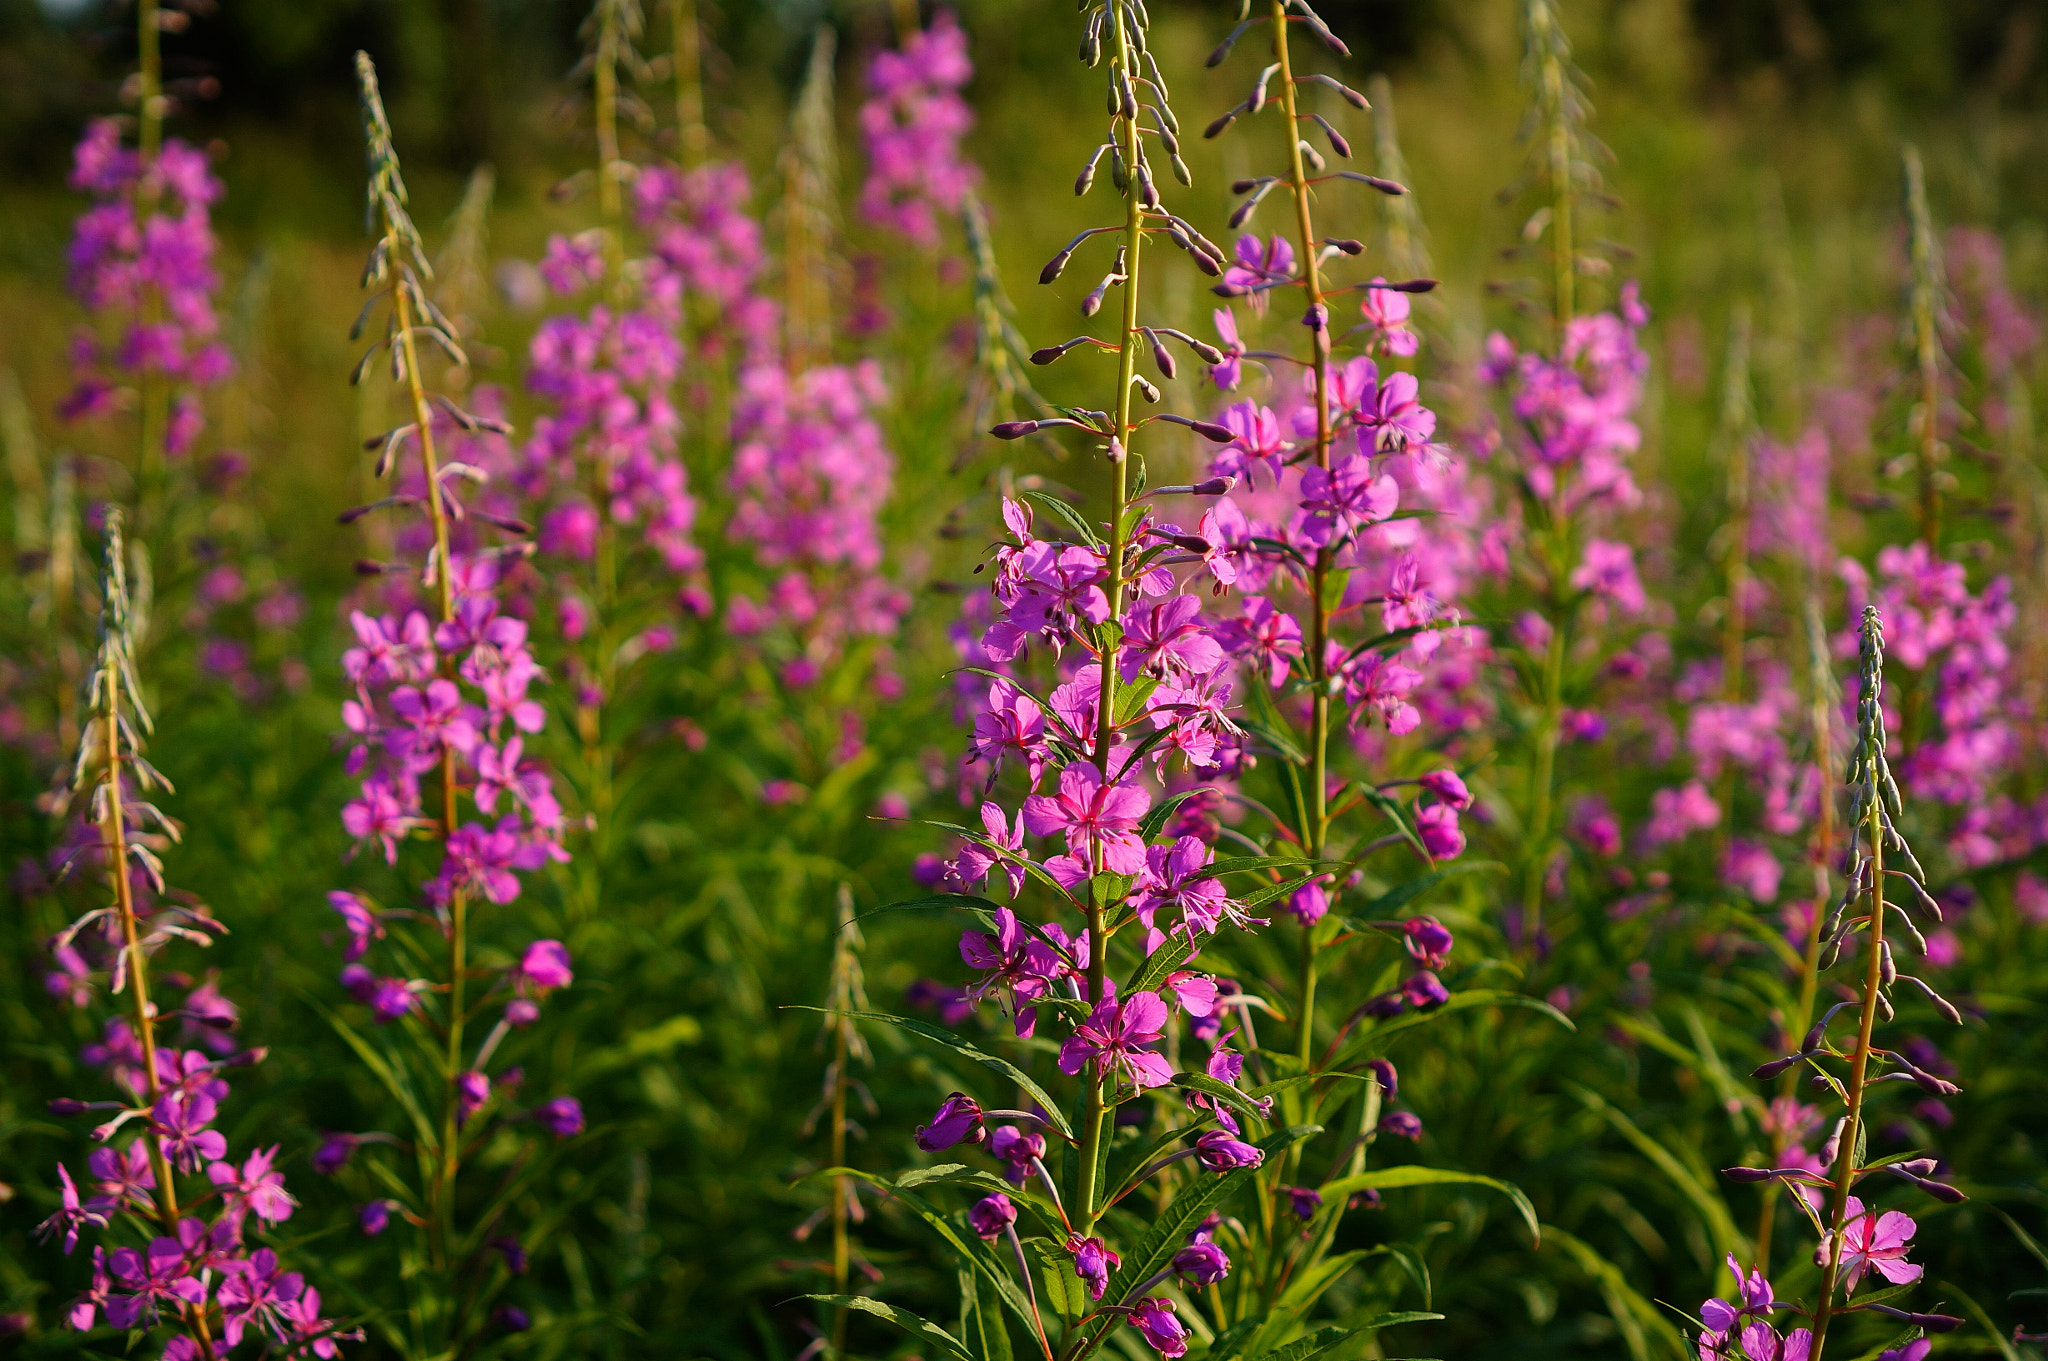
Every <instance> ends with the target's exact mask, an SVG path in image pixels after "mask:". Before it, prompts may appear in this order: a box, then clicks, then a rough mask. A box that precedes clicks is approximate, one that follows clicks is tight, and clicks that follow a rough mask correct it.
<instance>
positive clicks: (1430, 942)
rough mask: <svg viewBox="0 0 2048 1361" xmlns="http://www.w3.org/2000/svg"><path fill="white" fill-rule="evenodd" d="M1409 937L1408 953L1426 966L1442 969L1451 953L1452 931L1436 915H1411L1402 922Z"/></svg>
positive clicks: (1403, 931) (1404, 932) (1402, 928)
mask: <svg viewBox="0 0 2048 1361" xmlns="http://www.w3.org/2000/svg"><path fill="white" fill-rule="evenodd" d="M1401 930H1402V933H1403V935H1405V936H1406V937H1407V942H1408V953H1409V954H1411V955H1413V956H1415V958H1416V959H1418V960H1420V961H1421V962H1422V964H1423V965H1424V966H1425V967H1426V968H1431V969H1441V968H1442V967H1443V966H1444V960H1445V958H1446V957H1448V956H1449V955H1450V953H1451V945H1452V939H1451V933H1450V931H1449V930H1447V929H1446V928H1445V927H1444V924H1443V923H1442V922H1440V921H1438V920H1437V919H1436V918H1435V917H1410V918H1409V919H1408V920H1407V921H1405V922H1403V923H1402V924H1401Z"/></svg>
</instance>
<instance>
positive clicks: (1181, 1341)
mask: <svg viewBox="0 0 2048 1361" xmlns="http://www.w3.org/2000/svg"><path fill="white" fill-rule="evenodd" d="M1130 1324H1131V1326H1132V1327H1133V1328H1136V1329H1137V1330H1138V1332H1139V1334H1140V1335H1141V1336H1142V1337H1143V1338H1144V1339H1145V1340H1146V1341H1147V1342H1149V1343H1151V1344H1152V1348H1153V1350H1155V1351H1157V1352H1158V1353H1159V1354H1160V1355H1161V1356H1185V1355H1187V1351H1188V1330H1187V1329H1186V1328H1184V1327H1182V1326H1181V1321H1180V1320H1179V1319H1177V1318H1175V1317H1174V1316H1173V1301H1172V1300H1162V1299H1159V1298H1157V1297H1155V1296H1152V1295H1147V1296H1146V1297H1145V1298H1144V1299H1141V1300H1139V1301H1138V1302H1137V1303H1136V1304H1134V1305H1132V1306H1131V1316H1130Z"/></svg>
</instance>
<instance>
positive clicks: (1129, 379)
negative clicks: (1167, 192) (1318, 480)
mask: <svg viewBox="0 0 2048 1361" xmlns="http://www.w3.org/2000/svg"><path fill="white" fill-rule="evenodd" d="M1109 12H1110V22H1111V26H1112V28H1113V29H1114V37H1115V40H1116V61H1117V64H1118V65H1119V66H1120V67H1121V68H1122V69H1123V70H1124V72H1125V73H1126V74H1127V75H1129V76H1130V77H1131V78H1132V80H1133V81H1134V82H1135V81H1136V79H1137V63H1136V61H1135V60H1134V56H1133V50H1132V46H1131V36H1130V33H1129V32H1128V31H1127V30H1126V29H1125V27H1124V13H1125V11H1124V9H1123V7H1122V6H1121V5H1111V6H1110V7H1109ZM1119 121H1120V122H1121V123H1122V127H1121V129H1120V132H1121V134H1122V138H1123V154H1124V164H1125V165H1127V166H1128V167H1130V180H1129V187H1128V188H1127V190H1126V192H1125V204H1124V232H1123V237H1124V239H1123V258H1124V282H1123V289H1124V299H1123V301H1124V307H1123V335H1122V341H1121V345H1120V346H1119V348H1118V351H1117V366H1116V377H1117V394H1116V402H1115V406H1114V410H1115V412H1116V433H1115V447H1114V448H1113V449H1112V450H1111V455H1110V476H1111V481H1112V483H1113V490H1112V495H1111V501H1110V515H1109V547H1108V551H1107V554H1106V557H1107V559H1108V561H1107V564H1106V565H1107V570H1108V573H1109V584H1108V590H1107V594H1108V596H1109V620H1108V622H1107V623H1106V624H1105V625H1104V632H1103V638H1104V646H1103V649H1102V656H1101V662H1102V666H1101V671H1102V681H1101V686H1102V688H1101V690H1100V691H1099V692H1098V694H1097V697H1096V711H1095V768H1096V770H1097V772H1098V773H1099V774H1100V775H1101V777H1102V778H1103V779H1104V780H1105V781H1107V780H1108V779H1109V778H1110V773H1111V772H1110V768H1109V760H1110V749H1111V747H1112V746H1113V745H1114V742H1115V737H1116V681H1117V655H1116V653H1117V648H1116V639H1117V637H1118V636H1119V634H1120V632H1121V630H1122V628H1123V615H1124V587H1125V581H1124V535H1123V524H1124V510H1125V508H1126V507H1127V506H1128V504H1129V502H1130V496H1131V491H1130V488H1131V478H1130V470H1131V459H1132V457H1133V456H1134V455H1133V449H1132V446H1133V444H1134V443H1135V438H1136V434H1137V427H1136V425H1135V424H1133V422H1132V420H1131V390H1132V388H1133V386H1134V385H1135V380H1136V378H1137V376H1138V351H1139V347H1140V346H1141V345H1142V344H1143V337H1142V336H1141V335H1140V334H1139V331H1138V267H1139V263H1140V257H1141V254H1142V252H1143V249H1144V244H1145V233H1144V221H1145V205H1144V203H1143V201H1142V200H1141V198H1140V197H1139V189H1138V183H1139V181H1138V164H1139V156H1140V155H1141V154H1142V144H1141V143H1140V141H1139V138H1138V123H1137V120H1136V119H1134V118H1124V119H1121V120H1119ZM1103 911H1104V904H1103V903H1102V901H1101V897H1100V895H1099V894H1097V893H1094V892H1092V891H1091V892H1090V894H1089V897H1088V1001H1089V1004H1090V1005H1094V1004H1096V1003H1099V1002H1101V1000H1102V998H1103V994H1104V984H1105V983H1106V981H1107V978H1108V955H1109V939H1108V937H1107V936H1106V935H1105V934H1104V932H1103ZM1105 1114H1106V1107H1105V1106H1104V1103H1103V1091H1102V1082H1101V1080H1100V1079H1099V1078H1098V1077H1091V1078H1090V1079H1089V1084H1088V1104H1087V1109H1086V1111H1085V1112H1084V1113H1083V1115H1082V1119H1081V1179H1080V1188H1079V1189H1080V1195H1079V1200H1080V1205H1079V1211H1080V1223H1081V1224H1082V1226H1083V1228H1084V1230H1085V1229H1088V1228H1093V1227H1094V1224H1095V1221H1096V1218H1097V1216H1098V1213H1099V1208H1098V1207H1097V1205H1096V1203H1095V1202H1096V1199H1097V1197H1098V1196H1099V1194H1100V1191H1101V1188H1100V1187H1099V1186H1097V1184H1096V1176H1097V1166H1098V1164H1099V1163H1100V1161H1101V1156H1100V1155H1101V1147H1102V1129H1103V1124H1104V1117H1105Z"/></svg>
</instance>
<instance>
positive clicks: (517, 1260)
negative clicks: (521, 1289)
mask: <svg viewBox="0 0 2048 1361" xmlns="http://www.w3.org/2000/svg"><path fill="white" fill-rule="evenodd" d="M490 1245H491V1246H492V1247H493V1248H496V1249H497V1250H498V1252H500V1253H501V1254H503V1256H504V1258H505V1270H507V1271H509V1272H511V1273H512V1274H513V1275H514V1276H524V1275H525V1274H526V1249H525V1248H524V1247H523V1246H521V1245H520V1242H519V1240H518V1239H517V1238H493V1239H492V1240H491V1244H490Z"/></svg>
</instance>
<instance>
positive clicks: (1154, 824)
mask: <svg viewBox="0 0 2048 1361" xmlns="http://www.w3.org/2000/svg"><path fill="white" fill-rule="evenodd" d="M1202 792H1203V790H1202V789H1183V790H1181V791H1180V793H1178V794H1171V795H1168V796H1167V797H1166V798H1164V799H1161V800H1160V801H1159V802H1158V803H1156V804H1154V805H1153V806H1152V811H1151V812H1149V813H1147V814H1145V818H1144V821H1142V822H1140V823H1139V824H1138V835H1139V836H1140V837H1142V838H1144V839H1145V840H1146V841H1150V840H1151V839H1152V838H1153V837H1156V836H1158V835H1159V834H1160V833H1161V832H1164V831H1165V830H1166V824H1167V822H1168V821H1169V820H1170V819H1171V818H1172V817H1173V815H1174V814H1175V813H1177V812H1179V811H1180V806H1181V805H1182V804H1184V803H1186V802H1187V801H1188V800H1189V799H1192V798H1193V797H1194V796H1195V795H1197V794H1200V793H1202Z"/></svg>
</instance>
